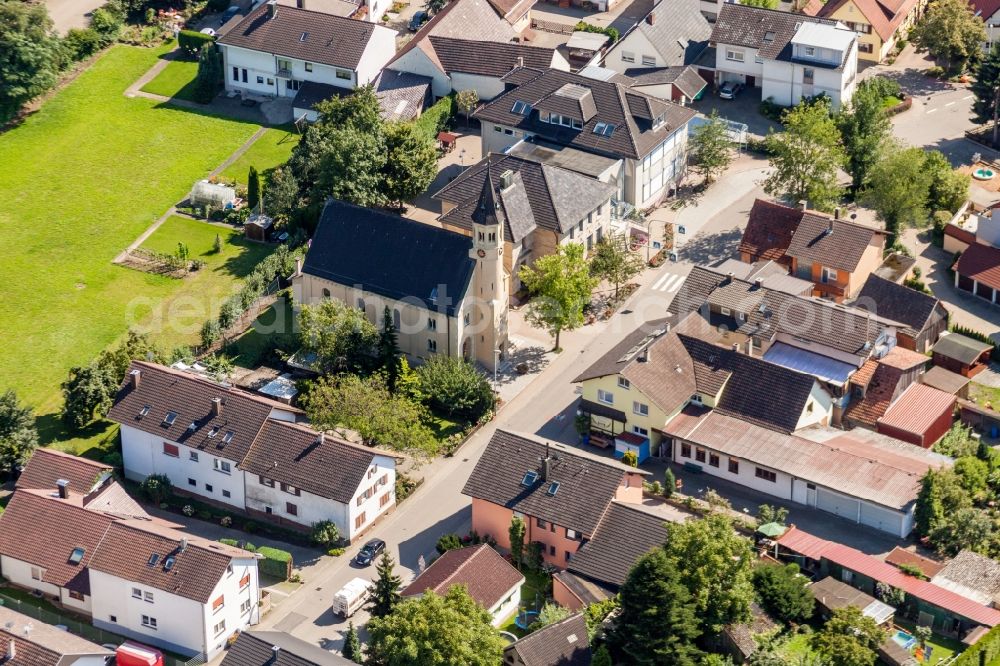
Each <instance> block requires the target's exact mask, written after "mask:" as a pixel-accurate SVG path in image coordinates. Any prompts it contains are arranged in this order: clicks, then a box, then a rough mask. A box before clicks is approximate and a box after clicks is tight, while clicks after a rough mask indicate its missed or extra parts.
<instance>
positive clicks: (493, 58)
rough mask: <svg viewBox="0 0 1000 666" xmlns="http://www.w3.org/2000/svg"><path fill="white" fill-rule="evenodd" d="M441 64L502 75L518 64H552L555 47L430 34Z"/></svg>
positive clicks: (456, 69)
mask: <svg viewBox="0 0 1000 666" xmlns="http://www.w3.org/2000/svg"><path fill="white" fill-rule="evenodd" d="M428 39H429V40H430V45H431V47H432V48H433V49H434V53H435V54H436V55H437V59H438V61H439V62H440V63H441V68H442V69H443V70H444V71H445V73H447V74H451V73H452V72H461V73H463V74H477V75H479V76H489V77H496V78H500V77H502V76H503V75H504V74H507V73H508V72H510V71H511V70H512V69H514V68H515V67H517V66H518V63H519V62H520V63H521V64H522V66H524V67H532V68H537V69H546V68H548V67H551V66H552V58H553V56H554V55H555V52H556V51H555V49H550V48H545V47H542V46H528V45H527V44H515V43H513V42H484V41H478V40H472V39H456V38H454V37H439V36H437V35H431V36H430V37H428Z"/></svg>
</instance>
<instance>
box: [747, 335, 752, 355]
mask: <svg viewBox="0 0 1000 666" xmlns="http://www.w3.org/2000/svg"><path fill="white" fill-rule="evenodd" d="M747 356H753V338H750V339H749V340H747Z"/></svg>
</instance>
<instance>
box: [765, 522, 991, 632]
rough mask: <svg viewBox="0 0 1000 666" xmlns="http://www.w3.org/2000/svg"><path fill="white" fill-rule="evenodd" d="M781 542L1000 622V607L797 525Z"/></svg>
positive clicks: (965, 613) (986, 621)
mask: <svg viewBox="0 0 1000 666" xmlns="http://www.w3.org/2000/svg"><path fill="white" fill-rule="evenodd" d="M778 543H779V544H781V545H782V546H783V547H784V548H787V549H788V550H792V551H795V552H796V553H799V554H801V555H805V556H806V557H808V558H810V559H813V560H819V559H826V560H829V561H830V562H833V563H834V564H838V565H840V566H842V567H844V568H846V569H850V570H851V571H854V572H857V573H859V574H862V575H864V576H867V577H869V578H871V579H873V580H876V581H880V582H883V583H887V584H889V585H892V586H893V587H898V588H899V589H901V590H903V591H904V592H906V593H907V594H909V595H912V596H914V597H916V598H917V599H920V600H922V601H924V602H926V603H928V604H931V605H934V606H937V607H938V608H942V609H944V610H946V611H949V612H951V613H954V614H955V615H960V616H962V617H964V618H968V619H969V620H972V621H973V622H978V623H979V624H982V625H984V626H987V627H994V626H996V625H998V624H1000V611H998V610H995V609H993V608H988V607H986V606H982V605H980V604H978V603H976V602H975V601H972V600H970V599H966V598H965V597H963V596H961V595H959V594H956V593H954V592H952V591H951V590H947V589H945V588H943V587H941V586H939V585H935V584H934V583H931V582H928V581H924V580H920V579H918V578H914V577H913V576H907V575H906V574H904V573H903V572H902V571H900V570H899V569H897V568H896V567H894V566H892V565H891V564H886V563H885V562H883V561H882V560H879V559H877V558H874V557H872V556H870V555H866V554H864V553H862V552H861V551H860V550H855V549H854V548H851V547H849V546H845V545H843V544H839V543H834V542H833V541H826V540H825V539H820V538H819V537H816V536H813V535H812V534H809V533H807V532H803V531H802V530H800V529H798V528H797V527H795V526H792V527H791V528H790V529H789V530H788V531H787V532H785V533H784V534H783V535H782V536H781V537H779V538H778Z"/></svg>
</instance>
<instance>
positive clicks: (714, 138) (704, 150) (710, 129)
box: [689, 0, 778, 183]
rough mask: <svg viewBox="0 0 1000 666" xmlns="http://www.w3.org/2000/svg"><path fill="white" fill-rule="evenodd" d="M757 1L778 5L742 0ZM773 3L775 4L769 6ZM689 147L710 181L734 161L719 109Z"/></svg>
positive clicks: (700, 127) (698, 169)
mask: <svg viewBox="0 0 1000 666" xmlns="http://www.w3.org/2000/svg"><path fill="white" fill-rule="evenodd" d="M755 2H761V3H767V4H760V5H754V6H757V7H764V6H768V8H769V9H774V8H775V7H777V6H778V1H777V0H742V3H743V4H745V5H749V4H752V3H755ZM772 3H773V5H774V6H773V7H771V6H769V5H771V4H772ZM689 149H690V154H691V168H692V169H693V170H694V171H696V172H698V173H700V174H702V175H703V176H705V181H706V182H709V183H711V182H712V181H714V180H715V178H716V176H718V175H719V174H720V173H721V172H723V171H725V170H726V168H727V167H728V166H729V165H730V164H731V163H732V161H733V141H732V139H731V138H730V136H729V124H728V123H726V121H725V119H724V118H721V117H720V116H719V112H718V111H716V110H714V109H713V110H712V113H711V115H710V116H709V117H708V121H707V122H705V123H702V124H701V125H698V126H697V127H696V128H695V130H694V134H693V135H692V136H691V144H690V146H689Z"/></svg>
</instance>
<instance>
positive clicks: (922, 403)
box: [878, 384, 957, 434]
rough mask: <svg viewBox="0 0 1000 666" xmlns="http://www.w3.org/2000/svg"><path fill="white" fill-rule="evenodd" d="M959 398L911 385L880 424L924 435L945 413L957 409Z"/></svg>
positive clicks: (927, 387) (928, 387)
mask: <svg viewBox="0 0 1000 666" xmlns="http://www.w3.org/2000/svg"><path fill="white" fill-rule="evenodd" d="M956 400H957V398H955V396H954V395H953V394H951V393H945V392H944V391H939V390H937V389H936V388H931V387H930V386H925V385H924V384H910V386H909V388H907V389H906V390H905V391H903V395H901V396H899V399H898V400H896V402H894V403H893V404H892V406H891V407H889V409H888V410H887V411H886V413H885V416H883V417H882V418H880V419H879V420H878V422H879V423H880V424H881V425H886V426H890V427H892V428H895V429H897V430H902V431H904V432H911V433H914V434H923V433H925V432H927V429H928V428H930V427H931V426H932V425H934V422H935V421H937V419H939V418H940V417H941V414H942V413H944V412H951V411H952V410H954V409H955V401H956Z"/></svg>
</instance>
